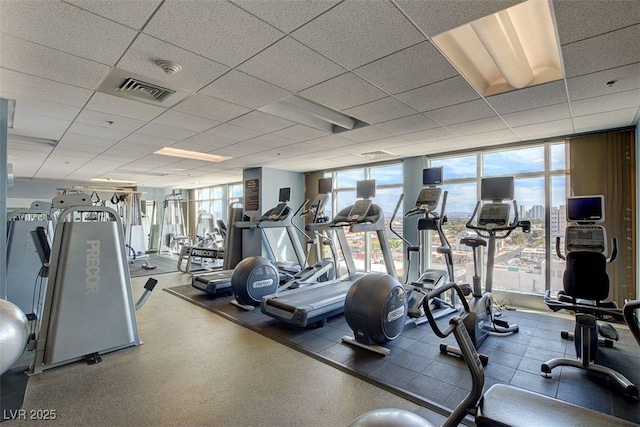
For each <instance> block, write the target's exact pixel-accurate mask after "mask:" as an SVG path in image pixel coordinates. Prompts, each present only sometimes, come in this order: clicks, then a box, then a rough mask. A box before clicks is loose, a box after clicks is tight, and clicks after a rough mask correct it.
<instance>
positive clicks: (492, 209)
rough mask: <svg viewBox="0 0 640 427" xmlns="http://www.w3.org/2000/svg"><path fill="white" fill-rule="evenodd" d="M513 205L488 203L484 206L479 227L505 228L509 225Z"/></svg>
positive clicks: (479, 217)
mask: <svg viewBox="0 0 640 427" xmlns="http://www.w3.org/2000/svg"><path fill="white" fill-rule="evenodd" d="M510 213H511V205H510V204H509V203H486V204H484V205H482V209H481V210H480V216H478V225H480V226H483V227H486V228H487V229H491V228H495V227H504V226H506V225H508V224H509V215H510Z"/></svg>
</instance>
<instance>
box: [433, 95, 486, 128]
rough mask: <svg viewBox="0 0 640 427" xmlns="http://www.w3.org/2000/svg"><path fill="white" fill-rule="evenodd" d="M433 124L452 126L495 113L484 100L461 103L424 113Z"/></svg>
mask: <svg viewBox="0 0 640 427" xmlns="http://www.w3.org/2000/svg"><path fill="white" fill-rule="evenodd" d="M424 114H425V116H427V117H429V118H430V119H431V120H433V121H434V122H437V123H439V124H441V125H445V126H446V125H452V124H455V123H463V122H468V121H471V120H476V119H484V118H486V117H491V116H495V115H496V113H495V112H494V111H493V110H492V109H491V108H490V107H489V106H488V105H487V102H486V101H485V100H484V99H476V100H475V101H469V102H463V103H461V104H456V105H452V106H450V107H444V108H439V109H437V110H431V111H428V112H426V113H424Z"/></svg>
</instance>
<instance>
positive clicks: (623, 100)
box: [571, 89, 640, 117]
mask: <svg viewBox="0 0 640 427" xmlns="http://www.w3.org/2000/svg"><path fill="white" fill-rule="evenodd" d="M639 104H640V89H637V90H630V91H627V92H618V93H612V94H611V95H603V96H596V97H593V98H587V99H580V100H578V101H573V102H572V103H571V113H572V114H573V116H574V117H576V116H586V115H588V114H596V113H606V112H607V111H615V110H622V109H625V108H637V107H638V105H639Z"/></svg>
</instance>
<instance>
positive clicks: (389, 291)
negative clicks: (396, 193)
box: [342, 167, 461, 356]
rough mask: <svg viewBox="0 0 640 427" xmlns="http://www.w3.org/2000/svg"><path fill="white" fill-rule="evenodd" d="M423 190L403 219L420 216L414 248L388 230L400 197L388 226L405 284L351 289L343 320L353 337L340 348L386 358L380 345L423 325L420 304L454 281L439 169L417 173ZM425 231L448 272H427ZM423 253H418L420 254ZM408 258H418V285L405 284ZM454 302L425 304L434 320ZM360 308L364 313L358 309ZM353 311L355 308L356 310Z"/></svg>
mask: <svg viewBox="0 0 640 427" xmlns="http://www.w3.org/2000/svg"><path fill="white" fill-rule="evenodd" d="M422 183H423V185H426V187H425V188H423V189H422V190H421V191H420V193H419V195H418V197H417V199H416V202H415V204H414V206H413V208H411V209H410V210H409V211H408V212H407V213H406V214H405V217H413V216H416V215H422V217H421V218H419V219H418V236H419V239H418V240H419V241H418V244H417V245H413V244H411V242H409V241H408V240H407V239H405V238H404V237H403V236H401V235H400V234H399V233H397V232H396V231H395V230H394V229H393V225H392V224H393V221H394V220H395V218H396V215H397V214H398V210H399V209H400V206H401V205H402V201H403V200H404V194H401V195H400V198H399V200H398V203H397V205H396V208H395V210H394V212H393V216H392V217H391V221H390V222H389V229H390V230H391V232H392V233H393V234H395V235H396V236H397V237H398V238H400V239H401V240H402V241H403V242H404V243H405V245H406V248H407V251H406V254H405V257H406V259H407V274H406V275H405V278H406V280H405V284H404V285H402V286H400V285H398V284H397V282H395V281H393V280H390V278H389V277H388V276H385V275H376V274H370V275H368V276H369V277H368V278H367V279H364V278H363V279H361V280H360V281H358V282H356V283H354V285H353V286H352V287H351V289H350V290H349V294H348V295H347V301H346V303H345V318H346V320H347V323H348V324H349V326H350V327H351V328H352V329H353V334H354V335H353V336H344V337H343V338H342V341H343V342H346V343H349V344H353V345H357V346H358V347H362V348H365V349H367V350H370V351H373V352H375V353H378V354H381V355H383V356H386V355H388V354H389V353H390V350H389V349H388V348H385V347H383V346H382V345H383V344H385V343H387V342H389V341H392V340H394V339H396V338H397V337H398V336H399V335H400V333H402V332H403V331H405V330H407V329H409V328H415V327H417V326H418V325H421V324H423V323H425V322H427V321H428V319H427V318H426V316H425V314H424V310H423V303H424V299H425V296H426V294H427V292H429V291H431V290H433V289H434V288H437V287H440V286H443V285H444V284H445V283H447V278H449V280H451V281H452V280H453V277H454V275H453V258H452V256H451V246H450V245H449V241H448V240H447V237H446V236H445V234H444V231H443V230H442V224H443V223H445V222H446V221H447V219H446V217H445V215H444V212H445V207H446V204H447V195H448V193H447V192H446V191H445V192H444V195H443V197H442V207H441V209H440V213H439V214H438V213H437V212H436V209H437V207H438V204H439V202H440V196H441V195H442V188H440V187H438V186H437V185H439V184H442V167H438V168H427V169H424V170H423V173H422ZM429 231H436V232H437V233H438V237H439V239H440V246H439V247H438V248H437V252H438V253H440V254H443V255H444V257H445V264H446V266H447V270H439V269H426V268H425V267H424V265H425V264H426V262H425V258H426V256H425V255H426V254H425V253H424V249H425V248H427V246H428V238H429V236H430V233H429ZM421 249H422V250H421ZM412 253H417V254H418V272H419V273H420V276H419V277H418V279H416V280H414V281H412V282H411V283H407V282H408V278H409V271H410V266H411V255H412ZM456 300H457V296H456V293H455V291H454V290H451V295H450V297H449V298H448V299H447V298H445V297H444V296H441V295H438V296H437V297H436V298H433V299H431V300H430V301H429V305H430V307H431V310H432V311H433V312H435V317H436V318H440V317H442V316H446V315H449V314H452V313H455V312H457V311H459V310H460V307H461V306H460V305H459V304H457V305H456ZM361 305H364V306H363V307H359V306H361ZM357 306H358V307H357Z"/></svg>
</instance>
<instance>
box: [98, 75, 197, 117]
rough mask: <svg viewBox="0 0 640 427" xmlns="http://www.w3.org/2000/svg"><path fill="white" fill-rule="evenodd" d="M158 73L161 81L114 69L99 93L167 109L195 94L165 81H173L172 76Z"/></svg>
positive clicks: (101, 85)
mask: <svg viewBox="0 0 640 427" xmlns="http://www.w3.org/2000/svg"><path fill="white" fill-rule="evenodd" d="M158 71H159V73H158V76H159V77H160V79H153V78H151V77H147V76H141V75H139V74H136V73H132V72H130V71H127V70H122V69H120V68H113V69H112V70H111V72H110V73H109V74H108V75H107V77H105V79H104V80H103V81H102V84H100V87H99V88H98V91H99V92H103V93H107V94H109V95H113V96H117V97H120V98H126V99H130V100H133V101H140V102H144V103H147V104H152V105H156V106H160V107H167V108H169V107H173V106H174V105H176V104H177V103H178V102H180V101H182V100H183V99H185V98H186V97H187V96H189V95H191V94H192V93H193V91H191V90H189V89H184V88H181V87H177V86H175V85H173V84H171V82H168V81H165V80H171V76H167V75H166V74H165V73H164V72H162V70H160V69H158Z"/></svg>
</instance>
